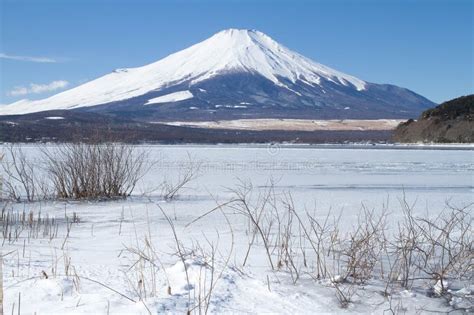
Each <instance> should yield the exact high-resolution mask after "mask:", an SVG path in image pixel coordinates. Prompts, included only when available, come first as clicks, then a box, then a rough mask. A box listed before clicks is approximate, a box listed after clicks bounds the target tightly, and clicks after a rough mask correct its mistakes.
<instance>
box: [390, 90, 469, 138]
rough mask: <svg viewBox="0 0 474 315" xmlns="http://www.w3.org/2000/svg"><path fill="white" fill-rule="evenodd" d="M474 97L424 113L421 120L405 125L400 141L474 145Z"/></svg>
mask: <svg viewBox="0 0 474 315" xmlns="http://www.w3.org/2000/svg"><path fill="white" fill-rule="evenodd" d="M473 117H474V94H472V95H467V96H462V97H459V98H456V99H453V100H450V101H447V102H445V103H442V104H441V105H439V106H436V107H435V108H432V109H429V110H426V111H424V112H423V113H422V114H421V116H420V118H419V119H418V121H414V120H413V119H410V120H408V121H407V122H405V123H401V124H400V125H399V126H398V127H397V129H396V130H395V132H394V135H393V139H394V140H395V141H397V142H440V143H450V142H458V143H472V142H474V123H473Z"/></svg>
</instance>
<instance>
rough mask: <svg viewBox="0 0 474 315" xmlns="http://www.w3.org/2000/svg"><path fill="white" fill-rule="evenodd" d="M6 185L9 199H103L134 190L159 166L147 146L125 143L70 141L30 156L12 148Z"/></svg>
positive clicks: (5, 163) (8, 150) (5, 166)
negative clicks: (34, 158) (152, 169)
mask: <svg viewBox="0 0 474 315" xmlns="http://www.w3.org/2000/svg"><path fill="white" fill-rule="evenodd" d="M6 154H7V155H6V157H7V158H8V161H7V159H5V160H4V161H2V169H3V173H4V176H5V178H4V185H3V186H4V187H3V191H4V193H5V195H6V197H7V199H9V200H14V201H21V200H26V201H36V200H42V199H56V198H63V199H101V198H117V197H126V196H129V195H130V194H131V193H132V191H133V190H134V188H135V186H136V185H137V182H138V181H139V180H140V179H141V178H142V177H143V176H144V175H145V174H146V173H147V172H148V171H149V170H150V168H151V167H152V166H153V163H151V162H150V161H149V159H148V157H149V154H148V152H147V151H145V150H142V149H139V148H138V147H135V146H132V145H129V144H121V143H97V144H86V143H64V144H59V145H57V146H54V147H51V148H48V147H42V148H41V150H40V154H39V157H37V159H36V160H33V159H32V158H31V157H30V158H27V156H26V154H25V153H24V152H23V150H22V149H21V147H20V146H15V145H12V146H10V147H7V148H6Z"/></svg>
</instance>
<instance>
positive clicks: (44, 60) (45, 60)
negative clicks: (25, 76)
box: [0, 53, 58, 63]
mask: <svg viewBox="0 0 474 315" xmlns="http://www.w3.org/2000/svg"><path fill="white" fill-rule="evenodd" d="M0 58H2V59H10V60H18V61H30V62H40V63H55V62H58V61H57V60H55V59H52V58H48V57H30V56H14V55H7V54H4V53H0Z"/></svg>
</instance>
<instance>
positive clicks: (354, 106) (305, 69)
mask: <svg viewBox="0 0 474 315" xmlns="http://www.w3.org/2000/svg"><path fill="white" fill-rule="evenodd" d="M175 96H178V97H177V98H176V97H175ZM183 96H185V97H183ZM157 98H158V100H159V101H158V102H157V101H156V99H157ZM153 99H155V101H153ZM98 105H101V106H99V107H96V106H98ZM432 105H433V103H431V102H430V101H429V100H427V99H425V98H423V97H421V96H419V95H417V94H415V93H413V92H411V91H408V90H405V89H402V88H398V87H395V86H389V85H377V84H373V83H368V82H365V81H363V80H360V79H358V78H355V77H353V76H350V75H347V74H344V73H342V72H339V71H336V70H334V69H331V68H329V67H326V66H324V65H321V64H319V63H316V62H314V61H311V60H310V59H308V58H306V57H304V56H302V55H300V54H298V53H295V52H293V51H291V50H290V49H288V48H286V47H284V46H282V45H280V44H279V43H277V42H276V41H274V40H273V39H271V38H270V37H268V36H267V35H265V34H263V33H261V32H258V31H254V30H237V29H229V30H225V31H222V32H219V33H217V34H215V35H214V36H212V37H210V38H209V39H207V40H205V41H203V42H200V43H198V44H196V45H193V46H191V47H189V48H187V49H184V50H182V51H179V52H177V53H174V54H172V55H169V56H168V57H166V58H163V59H161V60H159V61H157V62H155V63H152V64H149V65H146V66H143V67H138V68H127V69H117V70H115V71H114V72H112V73H110V74H107V75H105V76H103V77H100V78H98V79H96V80H93V81H90V82H88V83H85V84H83V85H80V86H78V87H76V88H73V89H70V90H68V91H65V92H62V93H59V94H57V95H54V96H52V97H49V98H47V99H44V100H38V101H27V100H23V101H20V102H16V103H13V104H10V105H7V106H4V107H3V108H0V114H3V115H6V114H25V113H32V112H38V111H47V110H57V109H77V110H92V111H102V112H107V113H110V114H114V115H121V114H127V115H130V114H133V115H135V116H136V117H137V119H144V118H150V119H152V118H153V119H155V118H169V119H172V118H173V116H174V115H178V117H180V118H182V117H181V116H184V117H190V118H193V117H195V118H196V117H197V118H199V117H206V116H207V118H209V116H218V117H224V118H225V117H234V116H235V117H240V116H245V115H251V116H252V117H260V116H263V117H286V116H287V115H289V117H297V116H301V115H303V116H305V117H308V115H309V116H311V117H318V118H324V117H332V118H398V117H410V116H412V115H413V114H416V115H417V114H418V113H419V112H421V111H422V110H423V109H426V108H428V107H430V106H432ZM92 107H96V108H92Z"/></svg>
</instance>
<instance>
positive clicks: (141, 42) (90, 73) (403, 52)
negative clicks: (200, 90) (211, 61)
mask: <svg viewBox="0 0 474 315" xmlns="http://www.w3.org/2000/svg"><path fill="white" fill-rule="evenodd" d="M0 1H1V7H0V11H1V13H0V19H1V30H0V32H1V35H0V36H1V38H0V72H1V76H0V104H6V103H10V102H13V101H16V100H19V99H22V98H29V99H39V98H44V97H47V96H49V95H52V94H54V93H57V92H59V91H62V90H64V89H66V88H70V87H73V86H77V85H79V84H81V83H84V82H86V81H88V80H91V79H94V78H97V77H99V76H101V75H104V74H106V73H108V72H110V71H112V70H113V69H116V68H124V67H134V66H141V65H144V64H147V63H150V62H153V61H156V60H158V59H160V58H162V57H165V56H166V55H168V54H170V53H173V52H175V51H178V50H181V49H183V48H186V47H188V46H190V45H192V44H194V43H197V42H199V41H201V40H204V39H206V38H207V37H209V36H211V35H212V34H214V33H216V32H218V31H220V30H223V29H226V28H231V27H232V28H250V29H258V30H260V31H262V32H264V33H266V34H268V35H269V36H271V37H273V38H274V39H275V40H277V41H278V42H280V43H282V44H283V45H285V46H287V47H289V48H290V49H292V50H295V51H297V52H299V53H301V54H303V55H305V56H307V57H309V58H311V59H313V60H315V61H318V62H320V63H322V64H325V65H327V66H330V67H333V68H335V69H337V70H340V71H343V72H345V73H348V74H351V75H354V76H356V77H359V78H361V79H363V80H366V81H369V82H375V83H391V84H396V85H399V86H402V87H406V88H409V89H411V90H413V91H415V92H417V93H419V94H421V95H423V96H425V97H427V98H429V99H431V100H433V101H435V102H442V101H445V100H448V99H451V98H454V97H457V96H460V95H465V94H470V93H473V90H474V79H473V76H474V74H473V73H474V66H473V63H474V61H473V58H474V57H473V41H474V39H473V35H474V34H473V29H474V25H473V14H474V13H473V11H474V1H471V0H464V1H463V0H446V1H440V0H430V1H429V0H398V1H395V0H392V1H390V0H388V1H382V0H361V1H355V0H352V1H351V0H345V1H344V0H339V1H337V0H336V1H334V0H333V1H317V0H315V1H297V0H293V1H291V0H286V1H284V0H272V1H270V0H268V1H266V0H261V1H258V0H254V1H250V0H247V1H246V0H240V1H238V0H233V1H232V0H228V1H224V0H221V1H216V0H214V1H211V0H208V1H205V0H203V1H197V0H195V1H184V0H182V1H180V0H175V1H157V0H155V1H151V0H150V1H144V0H133V1H132V0H127V1H125V0H114V1H112V0H95V1H92V0H82V1H79V0H67V1H66V0H31V1H22V0H0Z"/></svg>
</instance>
